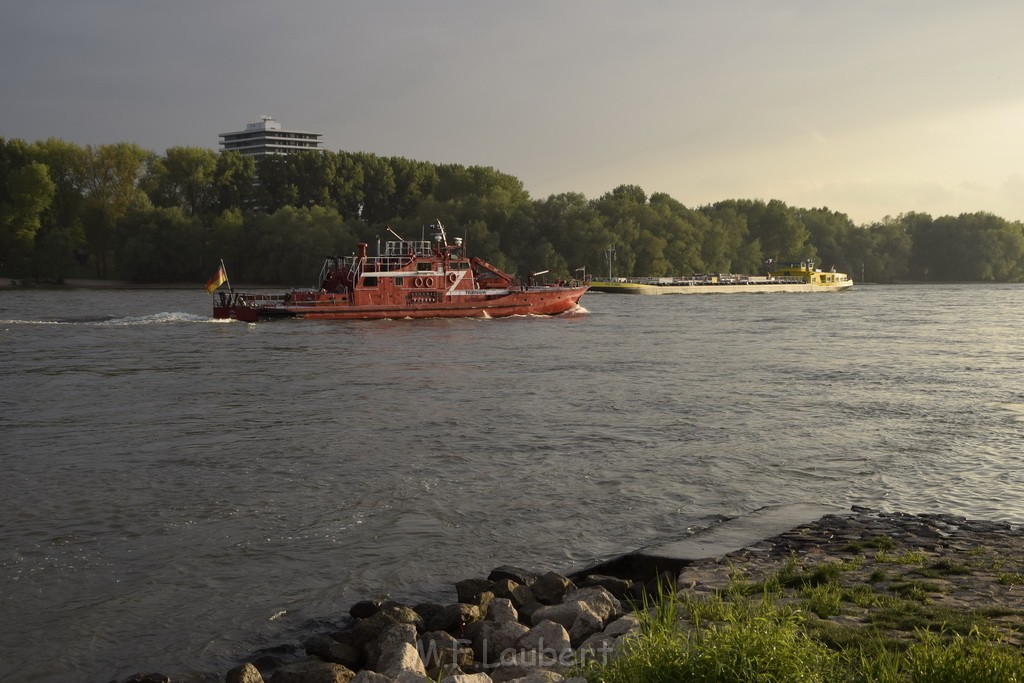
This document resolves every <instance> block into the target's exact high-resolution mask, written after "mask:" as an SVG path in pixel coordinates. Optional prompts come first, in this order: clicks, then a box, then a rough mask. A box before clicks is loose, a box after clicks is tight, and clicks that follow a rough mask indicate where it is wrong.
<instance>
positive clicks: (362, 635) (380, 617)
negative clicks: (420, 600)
mask: <svg viewBox="0 0 1024 683" xmlns="http://www.w3.org/2000/svg"><path fill="white" fill-rule="evenodd" d="M395 624H412V625H413V626H415V627H416V630H417V631H422V630H424V629H423V617H421V616H420V615H418V614H417V613H416V612H415V610H413V609H411V608H409V607H402V606H398V605H396V606H391V607H384V608H382V609H381V610H380V611H379V612H377V613H376V614H374V615H373V616H370V617H367V618H366V619H360V620H359V621H358V622H357V623H356V625H355V626H353V627H352V628H351V629H348V634H347V635H345V636H341V635H340V634H333V636H332V637H333V638H334V639H335V640H337V641H339V642H348V643H349V644H355V645H360V646H365V645H366V644H367V643H370V642H372V641H374V640H378V639H379V638H380V637H381V636H382V635H384V632H385V631H387V630H388V629H389V628H391V627H392V626H394V625H395Z"/></svg>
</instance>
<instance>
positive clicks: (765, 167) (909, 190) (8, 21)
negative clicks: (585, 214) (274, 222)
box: [0, 0, 1024, 223]
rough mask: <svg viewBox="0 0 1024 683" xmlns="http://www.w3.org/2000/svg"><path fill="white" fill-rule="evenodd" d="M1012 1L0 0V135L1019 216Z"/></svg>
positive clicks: (1022, 115) (1016, 24)
mask: <svg viewBox="0 0 1024 683" xmlns="http://www.w3.org/2000/svg"><path fill="white" fill-rule="evenodd" d="M1022 31H1024V2H1022V1H1021V0H973V1H971V2H967V1H966V0H903V1H901V0H885V1H882V0H878V1H875V0H837V1H832V0H763V1H758V0H717V1H716V0H708V1H706V2H703V1H701V2H697V1H683V0H675V1H668V0H666V1H656V2H655V1H648V0H633V1H632V2H610V1H605V0H548V1H544V2H541V1H539V0H536V1H535V0H505V1H497V0H434V1H433V2H427V1H425V0H421V1H420V2H412V1H411V0H408V1H404V0H402V1H400V0H395V1H391V2H389V1H387V0H280V1H278V2H268V1H266V0H3V3H2V12H0V60H2V61H0V64H2V65H3V68H2V69H0V137H5V138H22V139H25V140H28V141H34V140H38V139H44V138H47V137H58V138H63V139H65V140H70V141H73V142H76V143H79V144H83V145H84V144H93V145H96V144H103V143H109V142H118V141H128V142H136V143H139V144H140V145H142V146H143V147H146V148H148V149H152V150H154V151H157V152H161V153H162V152H163V151H164V150H166V149H167V148H168V147H173V146H178V145H185V146H201V147H209V148H211V149H217V148H218V145H217V143H218V137H217V134H218V133H223V132H229V131H234V130H239V129H242V128H244V127H245V124H246V123H248V122H252V121H258V120H259V118H260V116H262V115H270V116H273V117H274V118H275V119H277V120H278V121H280V122H281V124H282V125H283V126H284V127H285V128H295V129H300V130H308V131H314V132H319V133H323V135H324V137H323V139H324V143H325V144H324V146H325V147H326V148H327V149H331V150H339V149H340V150H347V151H366V152H371V153H374V154H380V155H385V156H402V157H407V158H411V159H417V160H421V161H430V162H436V163H445V162H454V163H460V164H466V165H483V166H493V167H495V168H497V169H499V170H501V171H503V172H506V173H510V174H512V175H515V176H516V177H518V178H520V179H521V180H522V181H523V183H524V184H525V186H526V189H527V190H528V191H529V192H530V194H531V195H532V196H534V197H535V198H543V197H546V196H548V195H550V194H555V193H561V192H582V193H583V194H585V195H586V196H587V197H597V196H600V195H601V194H603V193H605V192H607V191H609V190H611V189H613V188H614V187H616V186H618V185H622V184H633V185H639V186H640V187H642V188H643V189H644V190H646V191H647V193H648V194H650V193H653V192H665V193H668V194H669V195H671V196H672V197H674V198H676V199H677V200H679V201H681V202H683V203H684V204H686V205H688V206H699V205H701V204H707V203H710V202H714V201H718V200H720V199H731V198H756V199H765V200H767V199H772V198H776V199H781V200H783V201H785V202H786V203H788V204H791V205H795V206H802V207H812V206H828V207H829V208H831V209H834V210H837V211H843V212H845V213H847V214H849V215H850V217H851V218H852V219H853V220H854V221H855V222H857V223H867V222H871V221H875V220H879V219H881V218H882V217H884V216H886V215H892V216H895V215H897V214H899V213H902V212H906V211H924V212H927V213H931V214H932V215H933V216H939V215H945V214H959V213H962V212H971V211H990V212H992V213H995V214H997V215H999V216H1002V217H1004V218H1007V219H1010V220H1024V134H1022V127H1024V39H1022Z"/></svg>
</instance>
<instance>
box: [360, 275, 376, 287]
mask: <svg viewBox="0 0 1024 683" xmlns="http://www.w3.org/2000/svg"><path fill="white" fill-rule="evenodd" d="M376 286H377V278H375V277H364V278H363V287H376Z"/></svg>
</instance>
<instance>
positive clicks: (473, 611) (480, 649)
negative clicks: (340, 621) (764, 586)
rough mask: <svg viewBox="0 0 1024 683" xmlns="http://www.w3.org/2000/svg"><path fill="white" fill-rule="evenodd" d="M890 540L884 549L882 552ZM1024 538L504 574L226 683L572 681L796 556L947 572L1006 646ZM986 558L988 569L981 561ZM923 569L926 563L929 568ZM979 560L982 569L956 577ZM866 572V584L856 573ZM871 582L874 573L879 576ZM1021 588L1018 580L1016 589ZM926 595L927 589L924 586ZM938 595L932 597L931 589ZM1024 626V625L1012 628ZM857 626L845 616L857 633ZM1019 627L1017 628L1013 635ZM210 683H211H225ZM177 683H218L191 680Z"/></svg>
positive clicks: (963, 601)
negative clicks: (680, 612)
mask: <svg viewBox="0 0 1024 683" xmlns="http://www.w3.org/2000/svg"><path fill="white" fill-rule="evenodd" d="M881 539H885V540H884V542H883V541H882V540H881ZM1022 544H1024V530H1022V529H1021V528H1020V527H1018V526H1013V525H1010V524H1006V523H1001V522H985V521H976V520H967V519H965V518H962V517H954V516H950V515H934V514H933V515H909V514H902V513H882V512H876V511H872V510H867V509H863V508H854V509H853V510H852V511H850V512H848V513H844V514H832V515H826V516H824V517H822V518H821V519H819V520H817V521H814V522H811V523H809V524H803V525H800V526H798V527H796V528H794V529H791V530H789V531H786V532H784V533H782V534H779V535H777V536H773V537H772V538H768V539H764V540H761V541H758V542H756V543H753V544H749V545H747V546H746V547H743V548H738V549H735V550H734V551H732V552H729V553H727V554H725V555H724V556H722V557H717V558H708V559H702V560H697V561H692V562H689V563H688V564H686V566H683V567H681V568H679V569H678V570H673V571H672V572H668V575H667V576H666V575H665V574H664V570H663V569H662V568H660V567H657V566H654V565H651V566H647V567H645V566H642V565H637V563H635V562H633V563H631V564H630V565H629V572H628V574H629V575H612V574H607V573H605V574H602V573H591V572H587V571H584V572H580V573H579V574H574V575H572V576H566V575H562V574H559V573H557V572H547V573H543V574H538V573H534V572H531V571H528V570H525V569H522V568H518V567H508V566H504V567H498V568H496V569H494V570H493V571H492V572H491V573H490V574H489V575H488V576H487V577H486V578H485V577H476V578H468V579H465V580H463V581H460V582H458V583H457V584H456V585H455V593H456V599H457V602H453V603H451V604H447V605H440V604H434V603H422V604H418V605H413V606H410V605H403V604H399V603H397V602H392V601H362V602H359V603H356V604H355V605H353V606H352V608H351V610H350V616H351V617H352V618H353V620H354V621H353V624H352V625H351V627H349V628H345V629H343V630H336V631H330V632H324V633H319V634H316V635H314V636H312V637H310V638H308V639H307V640H306V641H305V642H304V643H302V644H301V646H298V647H287V646H285V647H281V648H276V649H274V650H272V651H263V652H261V653H260V654H259V655H258V656H254V657H252V658H251V659H250V660H249V661H247V662H245V663H243V664H241V665H240V666H238V667H236V668H234V669H232V670H231V671H229V672H227V675H226V678H225V680H226V681H227V683H348V682H349V681H355V682H357V683H414V682H415V683H426V682H427V681H436V680H438V678H439V677H440V679H441V680H442V681H443V682H444V683H488V682H491V683H509V682H512V683H548V682H551V681H563V680H565V681H575V683H583V679H579V678H577V679H571V678H566V677H565V676H567V675H568V674H569V672H570V669H571V667H572V666H573V665H574V664H577V663H583V662H587V661H593V660H595V659H596V660H598V661H606V660H607V658H609V657H612V656H614V654H615V652H616V651H617V649H618V647H619V646H620V643H621V642H622V639H624V638H630V637H633V636H635V635H637V634H638V632H639V622H638V618H637V616H636V615H635V614H634V613H632V611H631V605H634V604H638V603H639V602H640V600H641V598H642V596H643V594H644V593H645V592H646V593H650V592H653V591H655V590H656V589H657V582H658V581H661V582H662V583H664V582H665V581H666V580H668V581H671V582H672V583H673V584H674V585H676V586H678V588H679V589H681V590H685V591H690V592H693V593H697V594H700V593H708V592H711V591H716V590H721V589H723V588H725V587H726V586H727V585H728V584H729V582H730V581H733V580H735V578H736V577H737V575H740V576H743V577H745V579H747V580H751V581H757V580H762V579H764V578H765V577H767V576H769V575H770V574H772V573H773V572H778V571H779V568H780V567H782V566H783V565H784V564H785V563H793V562H794V558H799V559H800V560H801V561H804V562H811V563H817V564H819V565H820V564H822V563H824V564H827V563H830V562H836V563H846V564H847V565H851V566H852V565H856V563H855V562H852V560H854V558H856V559H857V560H859V562H860V564H859V565H856V566H857V567H858V569H856V570H854V571H853V573H851V575H850V576H849V577H848V578H847V579H846V580H847V581H854V582H864V583H869V582H876V583H877V581H880V580H882V579H879V578H878V577H879V573H878V571H876V570H877V567H875V570H873V569H872V567H873V566H874V563H875V562H886V563H887V564H886V565H885V566H886V568H887V569H886V572H887V574H886V575H885V581H888V582H890V583H895V582H899V581H902V580H903V578H904V577H903V576H902V573H901V572H902V570H901V569H900V567H905V566H909V565H901V564H899V563H893V562H891V560H890V558H892V557H899V556H900V554H901V553H902V554H903V557H909V556H910V555H908V553H910V554H912V555H913V557H914V558H915V562H914V563H913V566H911V567H910V569H907V572H913V571H914V569H913V567H914V566H920V567H929V566H930V567H946V568H947V569H949V568H950V567H953V568H954V570H951V571H949V572H947V573H942V572H934V571H933V572H932V574H930V575H929V574H927V572H925V573H924V575H925V576H926V577H928V576H930V577H931V578H928V579H927V581H930V582H931V585H932V586H933V589H934V600H941V601H944V602H945V603H948V605H949V607H950V608H951V609H964V610H968V609H973V608H976V607H979V606H987V607H994V606H1001V607H1002V608H1004V611H1005V612H1006V614H1007V615H1008V617H1009V620H1008V622H1007V629H1006V630H1007V634H1008V636H1009V639H1010V640H1011V641H1012V642H1018V643H1019V642H1020V638H1019V632H1020V631H1019V629H1018V626H1019V623H1018V622H1019V621H1021V616H1020V615H1024V591H1022V590H1021V586H1020V584H1022V583H1024V557H1021V548H1022ZM982 553H984V554H985V560H984V562H981V561H980V560H979V558H980V556H981V554H982ZM921 558H924V559H923V560H921V561H920V562H918V560H920V559H921ZM965 558H973V559H974V561H975V563H974V565H973V566H975V567H976V569H977V571H972V572H970V573H969V574H967V573H963V572H961V573H956V571H955V567H958V566H960V564H958V563H963V562H966V559H965ZM607 566H609V565H608V563H605V564H604V565H601V567H607ZM858 572H859V573H858ZM869 572H872V573H871V575H870V576H869ZM1017 579H1021V580H1020V581H1018V580H1017ZM914 580H915V581H917V584H915V585H919V584H920V582H921V580H924V579H921V580H918V579H914ZM929 590H931V589H929ZM1013 619H1016V620H1017V621H1012V620H1013ZM851 620H852V621H855V619H851V618H850V617H846V621H848V622H849V621H851ZM1011 621H1012V623H1011ZM217 679H218V677H213V678H212V680H217ZM173 680H174V681H175V683H177V681H181V680H186V681H199V680H211V679H210V678H208V677H203V676H202V675H201V674H194V675H191V676H186V677H184V678H175V679H173ZM129 681H130V682H131V683H156V682H157V681H160V682H161V683H163V682H165V681H166V682H168V683H170V681H172V679H171V678H169V677H166V676H162V675H160V674H136V676H133V677H131V678H129V679H126V681H125V683H128V682H129Z"/></svg>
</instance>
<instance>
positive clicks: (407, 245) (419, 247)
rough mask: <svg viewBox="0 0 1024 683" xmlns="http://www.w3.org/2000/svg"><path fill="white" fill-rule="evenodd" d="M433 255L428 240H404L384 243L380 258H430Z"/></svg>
mask: <svg viewBox="0 0 1024 683" xmlns="http://www.w3.org/2000/svg"><path fill="white" fill-rule="evenodd" d="M432 253H433V244H432V243H431V241H430V240H411V241H410V240H405V241H401V242H396V241H395V240H389V241H387V242H385V243H384V253H383V254H381V256H391V257H401V256H409V255H411V256H420V257H422V256H430V255H431V254H432Z"/></svg>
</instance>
